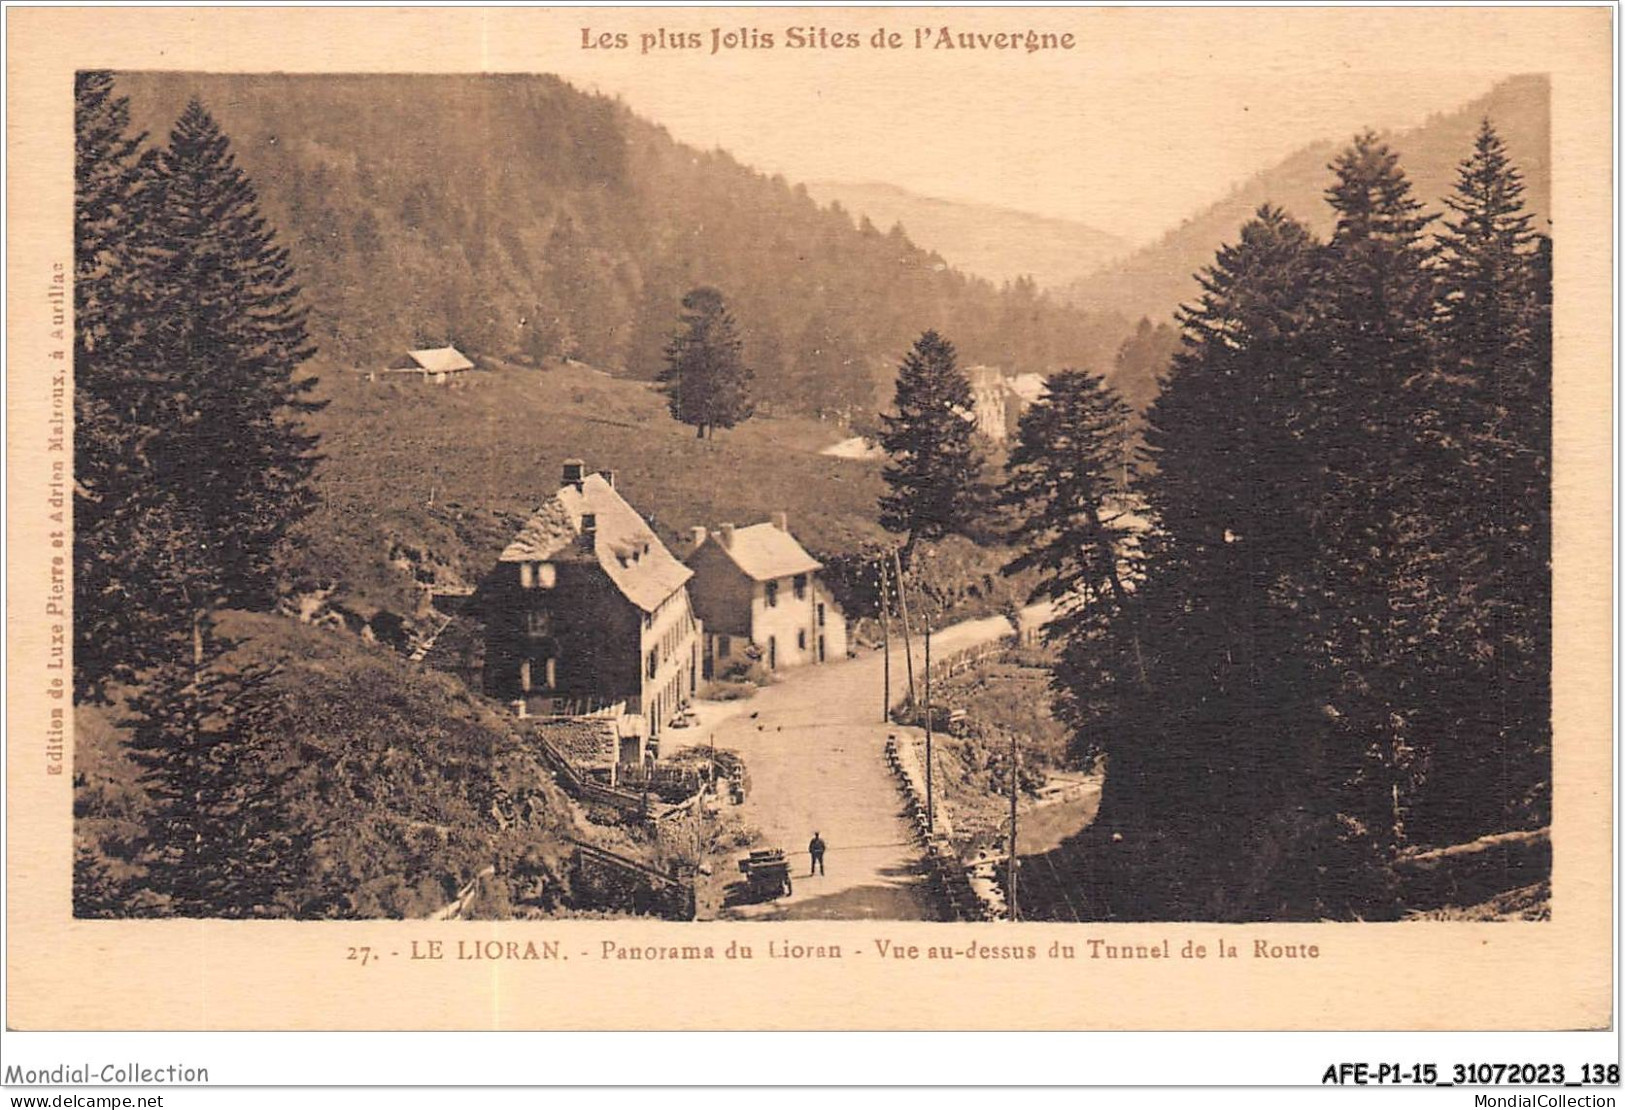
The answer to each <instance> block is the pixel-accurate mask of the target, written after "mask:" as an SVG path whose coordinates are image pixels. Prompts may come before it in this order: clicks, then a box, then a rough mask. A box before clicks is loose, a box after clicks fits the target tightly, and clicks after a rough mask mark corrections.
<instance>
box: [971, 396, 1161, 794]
mask: <svg viewBox="0 0 1625 1110" xmlns="http://www.w3.org/2000/svg"><path fill="white" fill-rule="evenodd" d="M1130 415H1131V413H1130V411H1129V409H1128V406H1127V405H1125V404H1124V403H1123V402H1122V401H1121V400H1120V399H1119V398H1118V397H1117V395H1116V394H1115V393H1114V392H1113V391H1112V389H1111V387H1110V386H1108V385H1106V383H1105V382H1104V381H1103V380H1102V379H1101V378H1099V377H1097V376H1096V375H1094V374H1090V373H1088V372H1087V371H1083V370H1063V371H1061V372H1059V373H1057V374H1054V375H1052V376H1051V377H1049V378H1048V379H1047V381H1046V390H1045V393H1044V395H1043V396H1042V397H1041V398H1039V400H1038V401H1037V402H1035V403H1034V404H1033V405H1032V406H1031V407H1030V408H1029V409H1028V410H1027V411H1026V412H1024V413H1022V415H1021V420H1020V424H1019V427H1018V432H1017V441H1016V444H1015V446H1014V447H1013V448H1012V449H1011V452H1010V455H1009V457H1008V459H1007V460H1006V462H1005V473H1006V480H1005V484H1004V487H1003V489H1002V490H1001V491H1000V495H999V504H1000V505H1001V506H1002V507H1004V508H1006V509H1008V510H1010V511H1012V512H1013V514H1014V520H1013V522H1012V527H1011V533H1012V536H1011V538H1012V540H1013V541H1014V543H1015V544H1016V546H1018V547H1019V548H1020V549H1021V552H1020V554H1018V555H1017V556H1016V557H1015V558H1013V559H1011V560H1010V562H1008V563H1007V564H1006V565H1005V567H1004V573H1005V574H1011V575H1013V574H1019V573H1022V572H1024V571H1028V570H1036V571H1038V572H1039V580H1038V583H1037V585H1036V586H1035V587H1034V588H1033V591H1032V593H1031V595H1030V596H1029V600H1030V601H1037V600H1039V599H1047V600H1050V601H1053V602H1055V604H1056V612H1055V616H1054V617H1053V618H1052V619H1051V620H1050V622H1049V623H1048V624H1046V625H1045V626H1044V636H1045V638H1046V639H1048V640H1050V641H1051V642H1053V643H1058V644H1061V645H1062V646H1063V651H1062V654H1061V658H1060V661H1059V664H1058V665H1057V666H1056V667H1055V669H1054V673H1053V677H1052V682H1051V685H1052V688H1053V690H1054V692H1055V695H1056V697H1055V708H1056V710H1057V712H1058V715H1059V716H1060V718H1061V719H1062V720H1065V721H1067V722H1068V723H1069V724H1070V725H1071V726H1072V728H1073V730H1074V735H1075V737H1076V740H1077V742H1076V743H1075V744H1074V746H1073V748H1074V755H1075V756H1077V757H1078V758H1080V759H1081V760H1083V761H1085V762H1088V761H1091V760H1092V759H1094V758H1095V757H1097V756H1098V755H1100V754H1101V750H1102V747H1103V740H1104V737H1105V736H1107V735H1109V734H1110V731H1111V729H1110V727H1109V726H1108V725H1107V721H1111V720H1119V719H1120V717H1119V714H1120V713H1121V709H1122V707H1120V706H1116V705H1115V702H1116V700H1117V699H1116V697H1115V694H1116V692H1117V691H1118V690H1126V689H1127V688H1128V687H1129V685H1130V682H1129V680H1130V678H1131V677H1138V668H1137V667H1135V666H1134V664H1132V663H1131V664H1130V670H1129V672H1126V673H1124V674H1123V675H1121V676H1118V675H1117V673H1116V671H1117V665H1118V662H1119V660H1118V658H1117V653H1118V652H1119V651H1120V650H1122V646H1123V644H1125V643H1127V644H1130V645H1131V650H1137V648H1138V641H1137V636H1138V634H1137V632H1136V631H1135V629H1134V627H1133V621H1134V614H1132V613H1131V612H1130V611H1129V609H1130V606H1131V605H1132V604H1133V599H1132V597H1131V596H1130V587H1129V586H1128V584H1127V581H1128V580H1129V579H1131V578H1132V577H1133V575H1134V574H1135V566H1134V563H1135V562H1136V559H1137V554H1138V552H1137V546H1136V535H1135V532H1134V529H1133V527H1132V525H1131V523H1130V520H1129V518H1128V503H1127V498H1126V491H1125V490H1124V489H1123V488H1122V477H1123V475H1124V473H1125V471H1131V470H1132V467H1133V463H1132V460H1131V459H1127V458H1125V457H1124V452H1125V450H1126V436H1125V429H1126V428H1127V426H1128V422H1129V418H1130ZM1118 677H1121V678H1122V679H1123V681H1121V682H1119V681H1117V680H1116V679H1117V678H1118ZM1141 693H1142V695H1143V690H1142V691H1141ZM1125 696H1133V695H1127V694H1126V695H1125Z"/></svg>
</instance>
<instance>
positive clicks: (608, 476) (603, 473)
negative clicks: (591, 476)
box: [598, 470, 615, 489]
mask: <svg viewBox="0 0 1625 1110" xmlns="http://www.w3.org/2000/svg"><path fill="white" fill-rule="evenodd" d="M598 476H599V477H600V478H602V479H603V480H604V483H605V484H606V485H608V486H609V488H610V489H614V488H615V472H614V471H613V470H600V471H599V472H598Z"/></svg>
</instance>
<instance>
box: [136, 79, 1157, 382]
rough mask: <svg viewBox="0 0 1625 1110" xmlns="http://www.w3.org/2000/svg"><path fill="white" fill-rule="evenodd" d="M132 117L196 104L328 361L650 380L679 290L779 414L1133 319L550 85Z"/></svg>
mask: <svg viewBox="0 0 1625 1110" xmlns="http://www.w3.org/2000/svg"><path fill="white" fill-rule="evenodd" d="M119 87H120V90H121V92H123V93H124V94H126V95H128V96H129V97H130V100H131V109H132V118H133V122H134V124H135V125H136V127H137V128H140V129H145V130H147V131H149V132H151V133H152V134H153V135H163V134H166V133H167V132H168V130H169V128H170V126H171V125H172V124H173V122H174V120H175V119H176V117H177V116H178V115H179V114H180V112H181V110H182V108H183V107H184V105H185V104H186V101H187V99H188V98H190V97H192V96H197V97H199V98H200V99H201V100H202V101H203V102H204V103H205V104H207V105H208V106H209V108H210V111H211V112H212V113H213V114H214V115H215V117H216V118H217V119H218V121H219V123H220V125H221V128H222V129H223V130H224V132H225V133H226V134H228V135H229V136H231V141H232V144H233V150H234V151H235V153H236V155H237V157H238V160H239V163H240V165H241V166H242V168H243V169H244V170H245V171H246V172H247V173H248V175H249V177H250V178H251V179H252V180H253V181H254V183H255V186H256V188H257V189H258V191H259V194H260V198H261V203H262V207H263V209H264V212H265V215H266V216H267V218H268V219H269V220H270V222H271V223H272V225H273V226H275V227H277V228H278V229H279V230H280V231H281V235H282V240H283V242H284V243H285V244H286V245H287V246H288V248H289V249H290V252H291V256H292V262H293V266H294V269H295V271H296V272H297V273H298V274H299V275H300V279H301V282H302V284H303V286H304V288H305V291H306V294H307V300H308V302H309V304H310V307H311V313H310V329H311V334H312V337H313V338H314V339H315V341H316V343H317V345H318V346H319V348H320V349H321V350H322V352H323V353H324V355H326V356H328V357H330V358H333V359H336V360H339V361H341V362H348V363H350V364H353V365H371V364H375V363H377V362H378V361H379V360H381V359H385V358H387V357H390V356H393V355H395V354H397V353H398V352H399V351H400V350H401V349H402V348H404V347H407V346H413V345H424V344H435V343H443V342H453V343H456V344H457V345H459V346H460V347H463V348H464V349H466V350H468V351H470V352H472V353H475V354H490V355H500V356H505V357H519V358H530V359H540V358H542V357H545V356H550V355H564V356H574V357H578V358H580V359H582V360H584V361H587V362H590V363H592V364H593V365H595V366H600V367H603V368H606V369H610V370H612V371H625V372H627V373H630V374H632V375H635V376H638V377H653V376H654V374H655V373H656V372H657V371H658V369H659V368H660V365H661V363H662V351H663V348H664V346H665V344H666V342H667V341H668V339H669V337H670V335H671V333H672V330H673V327H674V326H675V322H676V319H677V315H678V312H679V306H680V301H681V298H682V296H683V294H684V293H686V292H687V291H688V290H689V289H690V288H692V287H694V286H696V285H700V284H709V285H714V286H716V287H717V288H718V289H720V290H721V291H722V292H723V294H724V296H725V297H726V298H727V300H728V304H729V306H730V307H731V309H732V310H733V313H734V315H735V317H736V319H737V320H738V322H739V326H740V330H741V332H742V334H743V337H744V340H745V356H746V360H747V362H748V364H749V365H750V366H751V367H752V368H753V369H754V370H755V372H756V380H757V382H758V389H759V393H760V399H761V400H762V401H763V402H764V403H766V404H768V405H769V406H776V407H779V408H781V409H782V408H789V409H799V410H803V411H817V412H820V413H841V414H850V413H852V412H854V411H861V410H873V409H875V408H877V407H878V406H879V404H880V403H882V401H883V399H884V397H885V396H886V392H885V391H886V387H887V383H889V381H890V377H891V375H892V373H893V372H894V370H895V367H896V360H897V358H898V357H899V356H900V355H901V353H902V351H903V350H904V349H905V348H906V347H907V345H908V343H909V342H911V341H912V339H913V337H915V336H917V335H918V334H919V333H920V331H921V330H922V329H925V328H928V327H937V328H941V329H943V330H945V331H950V332H951V333H952V335H953V336H954V339H955V342H956V344H957V345H958V347H959V349H960V351H961V353H962V357H963V358H964V359H965V360H966V361H967V363H975V362H986V363H991V364H996V365H1000V366H1003V367H1006V368H1008V369H1011V370H1034V371H1045V370H1052V369H1055V368H1057V367H1059V366H1062V365H1069V364H1090V365H1106V364H1108V363H1109V361H1110V359H1111V356H1112V354H1113V353H1114V352H1115V349H1116V345H1117V343H1118V342H1119V341H1120V339H1121V338H1122V336H1123V335H1124V334H1126V331H1127V327H1126V324H1125V322H1124V321H1122V320H1119V319H1107V318H1102V317H1099V316H1096V315H1094V314H1091V313H1087V312H1085V311H1082V310H1079V309H1077V308H1071V307H1066V308H1063V307H1059V306H1057V305H1054V304H1052V303H1050V302H1048V301H1047V300H1045V299H1044V298H1042V297H1040V296H1039V295H1037V294H1036V292H1035V291H1034V290H1033V289H1032V288H1031V287H1030V286H1022V287H1020V288H1011V289H1008V290H1004V291H1000V290H997V289H995V288H994V287H993V286H992V285H991V284H989V283H987V282H985V281H981V280H977V279H974V278H970V277H967V276H965V275H962V274H960V273H957V272H955V271H954V270H953V269H952V268H951V267H950V266H949V265H948V264H947V263H945V262H944V261H943V259H942V258H940V257H939V256H937V255H936V254H933V253H931V252H929V251H928V250H926V249H924V248H922V247H921V246H917V245H915V244H914V243H912V242H910V241H909V239H908V238H907V237H906V236H905V235H904V234H903V233H902V231H901V230H899V229H895V228H894V229H892V230H891V231H884V230H881V229H878V228H876V227H874V226H873V225H872V224H870V223H868V222H867V221H857V222H855V221H854V219H853V217H852V216H851V215H849V214H848V213H846V212H845V211H843V210H842V209H840V208H839V207H837V206H834V205H831V206H830V207H827V208H821V207H820V206H819V205H818V204H817V203H816V202H815V201H814V200H813V199H812V198H811V197H809V196H808V194H807V193H806V191H805V190H804V189H803V188H801V187H799V186H793V185H792V184H791V183H789V182H786V181H785V180H783V179H782V178H778V177H775V178H768V177H765V176H763V175H761V174H758V173H756V172H754V171H752V170H750V169H748V168H747V167H745V166H742V165H740V164H739V163H737V162H736V161H734V160H733V159H732V158H731V157H730V156H729V155H728V154H726V153H725V152H723V151H712V152H700V151H696V150H693V149H690V148H688V147H685V146H682V145H681V144H679V143H677V142H675V141H673V140H672V139H671V137H670V136H669V135H668V134H667V133H666V132H665V131H664V130H663V129H662V128H660V127H658V126H656V125H654V124H652V123H649V122H646V121H644V120H641V119H639V118H637V117H636V116H634V115H633V114H632V113H631V111H630V110H628V109H627V108H626V107H624V106H623V105H621V104H619V103H618V102H616V101H614V100H611V99H608V98H605V97H600V96H591V95H587V94H584V93H581V92H578V91H576V90H575V89H573V88H571V87H570V86H569V85H567V84H565V83H564V82H562V81H560V80H558V79H556V78H553V77H547V76H489V77H468V76H457V77H438V76H401V75H368V76H330V75H320V76H317V75H296V76H292V75H272V74H233V75H225V74H219V75H196V74H171V73H130V74H122V75H120V77H119Z"/></svg>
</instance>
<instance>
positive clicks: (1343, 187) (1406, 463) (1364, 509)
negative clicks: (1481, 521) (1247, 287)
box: [1308, 132, 1435, 849]
mask: <svg viewBox="0 0 1625 1110" xmlns="http://www.w3.org/2000/svg"><path fill="white" fill-rule="evenodd" d="M1331 169H1332V171H1333V173H1334V174H1335V180H1334V181H1333V184H1332V186H1331V188H1330V189H1329V190H1328V191H1327V194H1326V197H1327V200H1328V201H1329V202H1330V204H1331V206H1332V208H1333V209H1334V210H1335V211H1336V213H1337V226H1336V231H1335V232H1334V234H1333V236H1332V239H1331V242H1330V243H1329V244H1328V245H1327V248H1326V250H1325V252H1324V255H1323V263H1322V267H1321V274H1320V280H1319V282H1318V283H1317V293H1318V295H1317V299H1316V304H1315V316H1316V321H1315V328H1314V332H1315V342H1316V351H1315V356H1316V359H1317V366H1316V370H1315V376H1314V387H1315V392H1316V394H1317V396H1316V397H1315V398H1314V402H1313V412H1312V415H1311V418H1310V421H1311V427H1310V429H1309V431H1308V434H1309V435H1310V436H1311V438H1312V440H1313V442H1314V443H1315V445H1316V448H1317V450H1318V452H1319V453H1320V460H1321V461H1320V465H1319V466H1318V467H1317V468H1316V475H1317V478H1318V483H1319V487H1320V488H1319V495H1318V504H1317V512H1316V515H1315V518H1314V528H1313V531H1312V533H1311V534H1312V535H1313V537H1314V539H1315V541H1316V544H1317V547H1318V548H1319V550H1320V552H1321V553H1322V554H1321V560H1320V563H1321V571H1322V573H1321V575H1320V580H1321V585H1322V588H1321V589H1320V591H1319V596H1318V597H1317V598H1315V599H1314V601H1313V602H1312V608H1313V609H1314V611H1315V612H1316V613H1317V614H1318V616H1319V618H1320V620H1321V625H1322V631H1323V633H1324V635H1325V639H1326V642H1327V643H1328V645H1329V649H1328V650H1329V658H1328V659H1327V660H1326V665H1327V666H1329V667H1330V668H1331V669H1333V670H1335V671H1336V672H1338V673H1340V674H1343V675H1344V676H1346V681H1345V682H1344V684H1343V687H1342V689H1341V690H1340V691H1339V694H1338V697H1337V699H1336V700H1335V702H1334V704H1333V710H1334V711H1335V712H1336V713H1337V714H1338V721H1339V724H1340V728H1341V731H1342V743H1343V745H1344V746H1345V749H1346V753H1345V754H1347V755H1348V756H1349V757H1350V759H1351V760H1353V762H1354V766H1355V768H1356V769H1355V770H1354V771H1352V772H1351V774H1350V776H1349V782H1348V784H1347V794H1346V797H1345V800H1344V807H1345V811H1346V812H1347V813H1348V814H1349V816H1350V817H1351V818H1352V819H1353V820H1354V821H1355V822H1357V823H1358V824H1359V825H1360V826H1361V827H1362V828H1363V829H1365V830H1366V832H1367V833H1368V834H1369V835H1370V836H1371V837H1373V838H1374V843H1376V844H1378V845H1381V846H1384V847H1385V848H1387V849H1391V848H1393V847H1394V846H1396V845H1397V844H1399V843H1401V842H1402V841H1403V840H1404V837H1405V832H1404V808H1405V805H1406V796H1407V794H1408V791H1409V789H1410V785H1411V777H1412V774H1413V771H1414V765H1415V753H1416V745H1417V743H1418V739H1419V738H1418V736H1417V733H1416V730H1415V727H1414V725H1415V721H1414V720H1413V714H1412V709H1413V707H1414V706H1415V705H1417V704H1418V703H1419V702H1421V701H1423V700H1425V698H1426V691H1427V690H1428V688H1429V686H1430V684H1431V683H1432V681H1433V679H1432V676H1431V671H1432V669H1433V668H1432V666H1431V664H1428V663H1426V662H1425V661H1424V660H1423V658H1422V657H1423V655H1424V654H1425V653H1426V652H1427V651H1428V650H1429V647H1428V642H1427V641H1428V635H1429V628H1428V625H1429V612H1428V610H1429V604H1430V601H1429V591H1430V589H1431V584H1430V583H1429V582H1428V581H1427V554H1426V553H1427V549H1428V544H1429V542H1430V541H1429V531H1430V529H1431V528H1432V527H1433V518H1432V516H1431V514H1430V510H1431V506H1430V505H1429V504H1428V500H1427V492H1426V481H1425V475H1426V466H1425V459H1426V455H1425V453H1424V452H1423V451H1422V450H1421V440H1420V439H1419V431H1420V429H1421V427H1422V425H1423V423H1424V416H1423V413H1424V408H1425V395H1426V389H1425V383H1426V381H1427V379H1428V375H1429V373H1430V371H1431V369H1432V366H1433V362H1432V360H1433V355H1434V350H1433V344H1432V342H1431V336H1430V329H1431V325H1432V322H1433V296H1434V274H1433V268H1432V259H1433V254H1434V251H1435V248H1434V247H1433V246H1432V245H1431V244H1430V243H1429V242H1428V240H1427V237H1426V233H1427V228H1428V225H1429V223H1430V222H1431V221H1432V219H1433V217H1431V216H1430V215H1428V214H1427V213H1425V212H1424V211H1423V210H1422V205H1421V203H1420V202H1419V201H1417V200H1416V199H1415V197H1413V196H1412V195H1411V184H1410V181H1409V180H1408V179H1407V178H1406V176H1405V174H1404V171H1403V170H1402V169H1401V168H1400V166H1399V158H1398V155H1397V154H1396V153H1395V152H1394V151H1393V150H1391V149H1390V148H1389V147H1388V146H1387V145H1386V144H1385V143H1383V142H1381V141H1380V140H1378V139H1377V137H1376V136H1375V135H1374V134H1372V133H1370V132H1367V133H1365V134H1363V135H1360V136H1357V137H1356V138H1355V140H1354V142H1353V143H1352V144H1351V145H1350V146H1349V147H1348V149H1346V150H1345V151H1344V152H1343V153H1342V154H1341V155H1339V156H1338V158H1337V159H1336V160H1335V161H1334V162H1333V163H1332V166H1331Z"/></svg>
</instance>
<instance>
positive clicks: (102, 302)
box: [73, 70, 152, 698]
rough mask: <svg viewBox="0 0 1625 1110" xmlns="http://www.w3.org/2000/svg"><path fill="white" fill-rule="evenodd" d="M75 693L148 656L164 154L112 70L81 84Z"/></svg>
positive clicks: (94, 689) (79, 78)
mask: <svg viewBox="0 0 1625 1110" xmlns="http://www.w3.org/2000/svg"><path fill="white" fill-rule="evenodd" d="M74 101H75V103H74V224H73V230H74V272H73V277H74V282H73V297H74V344H73V369H74V393H73V400H74V468H73V469H74V506H73V514H74V575H73V587H74V607H73V608H74V622H73V631H74V692H75V696H76V697H78V698H83V697H86V696H92V695H95V694H97V693H98V692H99V691H100V690H101V687H102V684H103V683H104V682H105V681H106V680H107V679H108V678H110V677H113V676H114V675H115V674H116V673H118V672H119V671H120V666H121V664H122V663H128V662H130V661H131V660H132V657H134V656H136V655H138V654H139V653H138V651H137V650H136V644H137V642H138V640H139V636H138V634H137V630H136V628H135V627H133V626H132V613H131V612H130V608H129V606H127V605H126V604H125V603H124V602H123V599H122V598H121V594H122V593H123V590H124V584H125V583H126V582H127V581H128V578H129V573H130V570H129V567H128V564H127V561H126V560H127V555H128V548H129V535H128V520H127V518H126V514H127V511H128V506H129V502H130V499H131V497H132V495H133V494H135V493H136V492H137V491H138V490H139V489H140V487H141V485H142V467H143V462H142V458H141V449H142V435H141V429H142V427H143V426H144V425H145V424H146V423H147V416H146V413H145V401H144V391H143V390H142V389H141V388H140V376H139V373H138V364H139V357H138V354H137V347H138V344H139V340H140V339H141V336H142V334H143V320H144V316H143V313H142V311H141V308H142V297H141V293H140V289H139V284H138V283H139V276H138V273H137V270H136V265H135V256H136V252H137V249H138V242H139V237H140V236H141V234H142V233H143V231H144V230H145V228H146V219H145V215H144V209H145V204H146V202H147V201H148V200H149V199H150V189H149V186H150V174H151V169H152V158H151V155H150V153H143V152H142V150H141V144H142V141H143V140H144V138H145V135H130V134H129V133H128V130H129V119H130V109H129V101H128V99H127V98H125V97H122V96H117V95H115V92H114V86H113V78H112V75H111V74H108V73H106V72H103V71H98V70H91V71H86V72H83V73H79V74H77V75H76V76H75V79H74Z"/></svg>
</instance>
